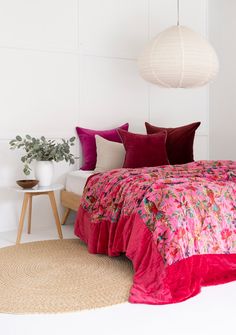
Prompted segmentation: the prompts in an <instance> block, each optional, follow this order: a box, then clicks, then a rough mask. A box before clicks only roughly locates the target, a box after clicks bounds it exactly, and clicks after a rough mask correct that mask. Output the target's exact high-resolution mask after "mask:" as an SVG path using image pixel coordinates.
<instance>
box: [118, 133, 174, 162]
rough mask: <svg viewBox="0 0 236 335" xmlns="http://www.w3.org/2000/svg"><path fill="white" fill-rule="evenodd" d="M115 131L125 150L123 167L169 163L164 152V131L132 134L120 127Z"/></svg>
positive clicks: (165, 134)
mask: <svg viewBox="0 0 236 335" xmlns="http://www.w3.org/2000/svg"><path fill="white" fill-rule="evenodd" d="M117 131H118V133H119V134H120V137H121V138H122V142H123V144H124V147H125V150H126V155H125V162H124V165H123V167H124V168H139V167H149V166H150V167H151V166H159V165H166V164H169V161H168V158H167V152H166V136H167V133H166V131H162V132H160V133H159V134H154V135H141V134H133V133H129V132H128V131H125V130H122V129H118V130H117Z"/></svg>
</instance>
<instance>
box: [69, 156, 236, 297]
mask: <svg viewBox="0 0 236 335" xmlns="http://www.w3.org/2000/svg"><path fill="white" fill-rule="evenodd" d="M84 225H88V226H89V227H88V226H87V227H84ZM75 233H76V235H78V236H79V237H81V238H82V239H83V240H85V241H86V242H87V243H88V244H89V249H90V251H91V252H103V253H107V254H108V255H110V256H116V255H119V253H121V252H126V254H127V256H128V257H129V258H130V259H131V260H132V261H133V264H134V269H135V276H134V285H133V287H132V289H131V295H130V301H132V302H147V303H157V304H158V303H160V304H161V303H172V302H178V301H182V300H185V299H187V298H189V297H190V296H193V295H195V294H197V293H198V292H199V291H200V287H201V286H203V285H211V284H217V283H221V282H227V281H230V280H235V279H236V162H232V161H199V162H193V163H189V164H185V165H176V166H170V165H169V166H163V167H155V168H143V169H118V170H112V171H109V172H106V173H103V174H97V175H94V176H92V177H91V178H90V179H89V180H88V182H87V185H86V187H85V190H84V195H83V198H82V202H81V207H80V209H79V212H78V216H77V221H76V225H75ZM140 235H142V236H140ZM196 256H198V257H196ZM204 256H205V257H204ZM206 256H207V257H206ZM219 256H220V257H219ZM148 257H149V259H148ZM211 264H213V265H212V267H211ZM216 265H217V266H216ZM193 267H196V269H198V270H199V271H197V270H196V269H194V270H193ZM190 270H191V271H190ZM189 271H190V272H191V273H190V272H189ZM148 272H149V273H148ZM183 276H185V279H186V281H187V282H186V283H185V284H183V285H182V284H181V285H182V286H183V287H182V286H181V285H180V283H179V284H178V285H177V284H176V283H175V284H174V282H176V280H177V279H178V277H179V278H182V279H181V280H182V282H183ZM142 280H143V281H142ZM154 281H155V282H154ZM190 284H191V285H190ZM176 285H177V286H176ZM186 285H188V287H185V286H186ZM189 285H190V286H191V287H189ZM180 286H181V287H180ZM174 290H179V291H178V292H174Z"/></svg>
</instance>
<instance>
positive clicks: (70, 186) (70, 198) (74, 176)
mask: <svg viewBox="0 0 236 335" xmlns="http://www.w3.org/2000/svg"><path fill="white" fill-rule="evenodd" d="M92 174H94V171H83V170H76V171H72V172H70V173H68V174H67V176H66V184H65V189H64V190H62V191H61V204H62V206H63V207H64V208H65V212H64V216H63V219H62V225H64V224H65V223H66V220H67V218H68V216H69V214H70V211H75V212H77V211H78V208H79V205H80V200H81V196H82V194H83V190H84V186H85V184H86V181H87V179H88V177H89V176H91V175H92Z"/></svg>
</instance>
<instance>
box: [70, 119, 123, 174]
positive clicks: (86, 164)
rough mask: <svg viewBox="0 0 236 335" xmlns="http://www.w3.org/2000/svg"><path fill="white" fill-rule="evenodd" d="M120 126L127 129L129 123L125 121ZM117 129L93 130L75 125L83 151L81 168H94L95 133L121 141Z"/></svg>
mask: <svg viewBox="0 0 236 335" xmlns="http://www.w3.org/2000/svg"><path fill="white" fill-rule="evenodd" d="M120 128H121V129H125V130H128V129H129V124H128V123H125V124H123V125H122V126H121V127H120ZM117 129H118V128H115V129H110V130H93V129H87V128H82V127H76V131H77V134H78V136H79V139H80V143H81V147H82V153H83V165H82V167H81V170H94V169H95V166H96V161H97V151H96V141H95V135H99V136H101V137H103V138H105V139H106V140H109V141H113V142H119V143H121V139H120V136H119V135H118V133H117Z"/></svg>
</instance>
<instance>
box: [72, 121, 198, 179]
mask: <svg viewBox="0 0 236 335" xmlns="http://www.w3.org/2000/svg"><path fill="white" fill-rule="evenodd" d="M200 124H201V123H200V122H195V123H192V124H189V125H185V126H182V127H177V128H163V127H157V126H154V125H151V124H149V123H147V122H145V126H146V130H147V135H141V134H134V133H130V132H128V127H129V124H128V123H126V124H124V125H122V126H121V127H119V128H115V129H111V130H105V131H100V130H92V129H86V128H81V127H77V128H76V130H77V133H78V136H79V139H80V142H81V146H82V152H83V165H82V167H81V169H82V170H95V172H105V171H108V170H112V169H117V168H121V167H124V168H140V167H153V166H160V165H167V164H171V165H174V164H186V163H189V162H192V161H193V160H194V157H193V143H194V137H195V132H196V130H197V128H198V127H199V126H200Z"/></svg>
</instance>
